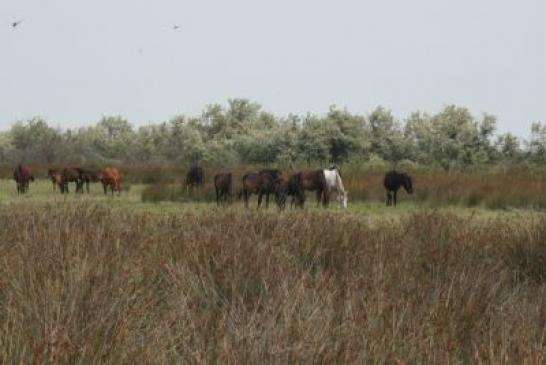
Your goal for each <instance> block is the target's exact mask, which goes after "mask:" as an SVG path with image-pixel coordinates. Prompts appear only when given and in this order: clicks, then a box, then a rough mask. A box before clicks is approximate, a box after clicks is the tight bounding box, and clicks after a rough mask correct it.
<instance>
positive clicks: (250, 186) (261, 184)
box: [239, 173, 275, 208]
mask: <svg viewBox="0 0 546 365" xmlns="http://www.w3.org/2000/svg"><path fill="white" fill-rule="evenodd" d="M271 193H275V180H274V179H273V178H272V177H271V176H270V175H269V174H260V173H251V174H246V175H244V176H243V188H242V189H241V190H240V191H239V199H241V197H243V198H244V201H245V207H246V208H248V200H249V199H250V196H251V195H252V194H258V208H259V207H260V205H261V204H262V197H263V195H264V194H265V195H266V198H265V207H266V208H267V207H269V194H271Z"/></svg>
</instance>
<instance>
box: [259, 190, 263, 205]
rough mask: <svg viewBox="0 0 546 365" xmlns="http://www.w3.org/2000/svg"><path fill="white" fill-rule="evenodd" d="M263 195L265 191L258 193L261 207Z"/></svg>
mask: <svg viewBox="0 0 546 365" xmlns="http://www.w3.org/2000/svg"><path fill="white" fill-rule="evenodd" d="M262 196H263V193H262V192H261V191H260V192H259V193H258V208H260V205H262Z"/></svg>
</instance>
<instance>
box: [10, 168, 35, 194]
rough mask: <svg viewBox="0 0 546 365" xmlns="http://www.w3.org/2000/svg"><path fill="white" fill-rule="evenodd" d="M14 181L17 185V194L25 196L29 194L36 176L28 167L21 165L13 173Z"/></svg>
mask: <svg viewBox="0 0 546 365" xmlns="http://www.w3.org/2000/svg"><path fill="white" fill-rule="evenodd" d="M13 179H14V180H15V183H16V184H17V194H24V193H26V192H28V188H29V185H30V182H31V181H34V176H33V175H32V172H31V171H30V169H29V168H28V167H27V166H23V165H22V164H19V165H17V167H16V168H15V170H14V171H13Z"/></svg>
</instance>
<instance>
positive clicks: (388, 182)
mask: <svg viewBox="0 0 546 365" xmlns="http://www.w3.org/2000/svg"><path fill="white" fill-rule="evenodd" d="M383 186H384V187H385V189H386V190H387V206H390V205H394V206H396V194H397V192H398V189H400V187H401V186H403V187H404V189H405V190H406V192H407V193H408V194H413V183H412V181H411V177H410V176H409V175H408V174H406V173H404V172H402V173H400V172H396V171H389V172H387V173H386V174H385V178H384V179H383Z"/></svg>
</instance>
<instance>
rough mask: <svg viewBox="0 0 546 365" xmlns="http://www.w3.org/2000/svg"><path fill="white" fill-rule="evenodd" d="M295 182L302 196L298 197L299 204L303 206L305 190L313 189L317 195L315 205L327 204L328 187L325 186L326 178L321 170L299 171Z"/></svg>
mask: <svg viewBox="0 0 546 365" xmlns="http://www.w3.org/2000/svg"><path fill="white" fill-rule="evenodd" d="M297 175H298V177H297V178H296V179H297V183H298V184H299V186H298V187H299V189H300V194H301V196H302V197H303V199H302V197H300V201H299V204H301V207H303V204H304V202H305V194H304V193H305V191H306V190H307V191H314V192H315V193H316V196H317V206H318V205H320V202H321V201H322V205H323V206H326V205H327V204H328V188H327V186H326V179H325V178H324V171H323V170H304V171H301V172H299V173H298V174H297Z"/></svg>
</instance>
